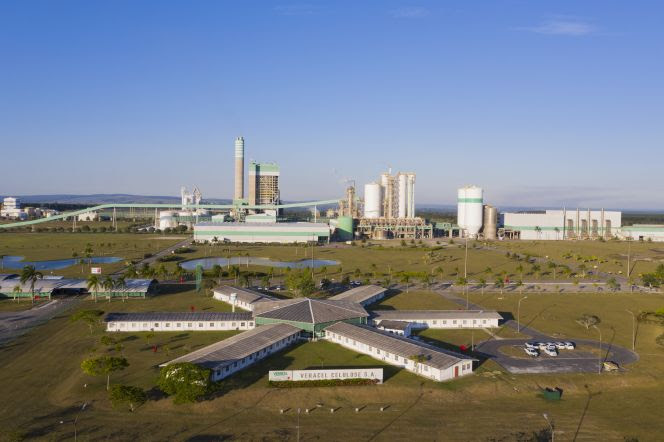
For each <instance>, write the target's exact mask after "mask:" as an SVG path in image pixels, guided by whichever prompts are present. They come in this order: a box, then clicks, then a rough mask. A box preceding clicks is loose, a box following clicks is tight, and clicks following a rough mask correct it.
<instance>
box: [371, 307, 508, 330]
mask: <svg viewBox="0 0 664 442" xmlns="http://www.w3.org/2000/svg"><path fill="white" fill-rule="evenodd" d="M371 313H372V315H373V323H374V324H377V325H378V324H380V323H381V322H382V321H402V322H410V323H411V324H412V328H414V329H422V328H494V327H498V325H499V323H500V321H501V320H502V319H503V317H502V316H501V315H500V314H499V313H498V312H495V311H484V310H374V311H372V312H371Z"/></svg>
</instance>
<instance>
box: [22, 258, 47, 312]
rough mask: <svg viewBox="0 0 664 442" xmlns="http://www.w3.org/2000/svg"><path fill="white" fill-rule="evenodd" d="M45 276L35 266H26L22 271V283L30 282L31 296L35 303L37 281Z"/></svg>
mask: <svg viewBox="0 0 664 442" xmlns="http://www.w3.org/2000/svg"><path fill="white" fill-rule="evenodd" d="M43 277H44V275H43V274H42V272H38V271H37V270H36V269H35V266H25V267H23V271H22V272H21V284H25V283H26V282H30V298H31V300H32V303H33V304H34V303H35V282H37V280H38V279H42V278H43Z"/></svg>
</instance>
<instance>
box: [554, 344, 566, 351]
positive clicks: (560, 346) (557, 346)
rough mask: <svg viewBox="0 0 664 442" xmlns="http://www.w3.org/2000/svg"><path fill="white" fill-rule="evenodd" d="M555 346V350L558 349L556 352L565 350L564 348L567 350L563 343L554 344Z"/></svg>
mask: <svg viewBox="0 0 664 442" xmlns="http://www.w3.org/2000/svg"><path fill="white" fill-rule="evenodd" d="M555 346H556V349H558V350H565V348H567V347H566V346H565V343H564V342H556V343H555Z"/></svg>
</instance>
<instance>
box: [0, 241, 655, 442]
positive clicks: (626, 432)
mask: <svg viewBox="0 0 664 442" xmlns="http://www.w3.org/2000/svg"><path fill="white" fill-rule="evenodd" d="M67 236H70V238H69V240H68V239H67V238H66V237H67ZM125 238H126V239H125ZM0 239H1V240H2V242H1V243H0V249H4V250H3V252H2V253H4V254H20V255H25V256H26V257H28V258H29V259H54V258H60V257H69V256H70V255H71V249H76V250H78V249H79V248H81V246H82V247H85V244H86V243H87V242H92V243H93V244H99V243H111V244H113V243H115V244H116V245H115V246H113V245H112V246H110V247H108V253H107V254H109V255H113V254H122V255H121V256H123V257H129V256H135V255H134V253H138V254H141V255H142V253H145V252H146V251H148V250H149V251H156V250H158V249H161V248H164V247H166V246H167V245H169V244H170V243H173V242H176V241H178V239H175V238H173V237H169V239H168V240H159V239H157V237H156V236H154V235H116V234H90V235H89V236H87V238H86V235H85V234H71V235H69V234H53V235H44V236H40V234H12V235H3V236H0ZM5 239H8V240H9V241H5ZM134 244H136V246H134ZM148 244H149V245H148ZM511 244H512V243H501V244H500V245H499V246H497V247H498V250H495V251H490V250H489V251H487V250H470V251H469V256H470V258H471V259H470V262H469V269H470V270H471V272H478V274H479V273H482V272H483V271H484V269H485V268H486V267H487V266H490V267H491V268H492V271H493V272H496V271H500V269H503V268H504V269H512V270H511V271H513V270H514V266H515V265H516V263H515V262H513V261H512V260H509V259H507V258H506V257H505V256H504V253H505V249H504V247H508V246H509V247H512V245H511ZM586 244H587V243H571V242H566V243H564V244H562V245H561V249H560V250H561V252H560V253H561V261H564V258H562V254H563V253H565V252H566V249H565V247H567V248H568V249H569V248H574V247H576V248H577V249H578V250H579V252H578V253H581V254H585V253H590V252H589V250H586V249H585V247H591V245H592V247H602V249H601V250H600V252H601V253H604V254H606V256H609V255H610V254H613V253H618V252H616V250H614V247H615V245H614V244H613V243H610V242H609V243H593V244H591V245H587V246H586ZM47 245H48V247H47ZM391 246H394V244H392V245H391ZM640 246H642V245H641V244H638V245H637V244H633V245H632V247H633V249H632V250H636V248H637V247H640ZM643 246H650V247H651V248H655V247H652V246H651V245H650V244H643ZM519 247H528V248H529V251H531V252H533V255H534V254H535V253H534V252H535V251H539V252H540V253H539V254H540V255H541V256H546V255H547V254H548V255H549V256H550V257H553V256H555V255H554V254H553V253H554V252H552V247H553V246H551V247H549V245H548V244H545V245H541V243H540V244H533V243H528V244H527V243H524V244H522V245H521V244H519ZM556 247H558V246H556ZM95 248H99V249H100V250H102V249H104V250H105V249H106V248H107V247H105V246H104V247H100V246H98V245H97V246H95ZM206 249H207V250H206ZM221 249H222V248H221V247H217V248H216V249H215V248H214V247H212V248H206V247H197V251H196V252H195V254H196V256H205V255H206V254H212V255H216V256H226V253H228V251H226V252H223V251H222V250H221ZM231 252H232V253H237V254H238V255H239V254H241V253H249V254H250V255H251V256H266V257H271V258H275V259H288V260H296V259H302V258H303V257H305V256H307V255H304V253H305V248H303V247H300V248H299V249H298V248H296V247H282V246H276V247H265V246H251V247H244V246H233V247H231ZM438 252H439V253H440V255H439V257H438V258H436V259H440V261H437V262H426V263H425V259H424V255H425V254H426V251H425V250H424V249H420V248H418V249H414V248H404V249H402V248H401V247H399V246H398V244H397V245H396V246H395V247H392V248H391V249H388V248H387V247H384V248H383V249H377V248H376V246H370V247H364V248H362V247H360V246H359V245H358V246H355V247H339V248H334V247H317V248H315V254H316V257H320V258H324V259H337V260H340V261H341V262H342V264H341V267H343V271H344V272H354V271H355V269H356V268H359V269H360V271H361V272H362V273H376V272H377V273H381V274H382V273H389V272H398V271H399V270H411V271H431V268H435V267H436V266H437V265H441V266H443V267H444V269H445V278H450V277H452V273H454V272H455V267H456V266H459V267H460V268H463V266H462V263H463V258H462V257H463V249H460V248H459V247H458V244H453V245H451V246H447V247H445V248H444V249H442V250H439V251H438ZM521 252H522V253H525V252H526V250H523V251H521ZM307 253H310V252H307ZM638 253H640V254H644V255H645V254H647V253H652V255H649V256H651V259H658V258H655V257H656V254H655V252H649V251H648V250H647V249H645V247H644V250H639V251H638ZM125 254H126V256H125ZM190 255H194V254H190ZM309 257H310V255H309ZM443 257H444V259H443ZM187 258H189V256H187ZM654 264H655V262H650V263H648V264H647V265H649V266H650V265H654ZM637 265H640V264H637ZM644 265H645V264H644ZM644 268H646V267H644ZM76 271H77V269H73V272H74V273H75V272H76ZM58 273H60V272H58ZM328 273H333V269H332V268H331V269H329V271H328ZM317 276H318V277H320V274H318V275H317ZM519 298H520V296H519V294H518V293H507V292H506V293H505V294H503V295H501V294H500V293H493V292H492V293H485V294H484V295H481V294H480V293H471V294H470V300H471V301H472V302H475V303H479V304H481V305H482V306H483V307H485V308H487V309H496V310H498V311H501V312H505V313H508V314H510V315H512V316H516V306H517V302H518V299H519ZM6 302H8V301H0V311H7V310H11V309H12V308H14V307H13V306H11V305H10V304H11V302H10V304H5V303H6ZM22 304H23V306H26V305H27V302H25V301H24V302H23V303H22ZM5 306H6V307H5ZM192 306H193V307H194V309H195V310H196V311H228V310H229V307H228V306H227V305H226V304H224V303H221V302H217V301H215V300H213V299H211V298H210V297H209V294H206V293H204V292H203V293H196V292H195V291H193V290H191V286H190V285H170V286H166V287H164V290H163V291H162V294H161V295H159V296H155V297H152V298H148V299H145V300H143V299H137V300H131V301H127V302H122V301H120V300H114V301H113V302H111V303H108V302H104V301H99V302H97V303H94V302H93V301H92V300H85V301H83V302H82V303H81V304H80V305H79V307H78V308H80V309H90V308H95V309H101V310H104V311H106V312H108V311H189V310H190V309H191V307H192ZM371 307H372V308H398V309H449V308H452V309H456V308H459V307H458V306H457V305H456V304H453V303H451V302H450V301H448V300H446V299H445V298H443V297H442V296H440V295H437V294H435V293H433V292H431V291H428V290H423V289H418V288H413V287H411V288H410V290H409V292H408V293H405V292H402V293H398V294H396V295H394V296H390V297H388V298H387V299H385V300H382V301H381V302H380V303H377V304H375V305H373V306H371ZM661 307H664V296H662V295H660V294H641V293H633V294H630V293H621V294H609V293H578V294H553V293H532V292H531V293H528V299H526V300H524V301H523V302H522V304H521V316H520V317H521V320H522V321H523V323H524V324H528V325H530V326H532V327H535V328H537V329H539V330H541V331H543V332H546V333H550V334H552V335H554V336H559V337H561V339H562V338H569V339H575V338H593V339H594V338H596V336H597V332H596V331H594V330H592V329H591V330H586V329H585V328H584V327H582V326H580V325H578V324H577V323H576V322H575V321H574V320H575V319H576V318H577V317H579V316H580V315H582V314H584V313H590V314H595V315H598V316H599V317H600V318H601V321H602V322H601V323H600V325H599V326H600V328H601V330H602V333H603V340H604V341H605V342H607V341H612V342H614V343H616V344H619V345H623V346H627V347H630V346H631V344H630V341H631V332H632V328H631V326H632V322H631V316H630V314H629V313H627V311H626V309H630V310H632V311H634V312H635V313H637V312H639V311H646V310H655V309H657V308H661ZM5 309H6V310H5ZM70 313H71V312H69V313H68V314H66V315H61V316H59V317H56V318H55V319H53V320H51V321H49V322H48V323H46V324H44V325H42V326H40V327H37V328H35V329H33V330H32V331H31V332H29V333H28V334H26V335H24V336H22V337H20V338H19V339H17V340H16V341H14V342H12V343H11V344H9V345H7V346H5V347H2V348H0V372H1V373H2V377H1V378H0V397H1V398H2V399H3V400H2V401H1V402H0V404H1V405H0V440H11V438H13V437H14V436H19V435H21V434H22V435H23V436H27V437H29V438H30V439H31V440H63V439H72V438H73V425H72V421H73V419H74V418H75V416H76V413H77V411H78V410H79V409H80V406H81V405H82V404H83V403H84V402H86V403H88V404H89V405H88V406H87V407H86V409H85V411H83V412H82V413H81V414H80V416H79V418H78V424H77V428H78V436H79V437H80V438H81V440H91V439H110V440H128V439H135V440H219V439H224V438H235V439H241V440H254V439H261V440H295V438H296V425H297V415H296V412H295V410H297V408H302V409H304V408H311V407H313V408H316V409H315V410H314V411H313V412H311V413H309V414H304V413H302V415H301V416H300V433H301V438H302V440H312V439H319V440H330V439H333V440H385V441H394V440H406V439H410V440H432V439H433V440H436V439H437V440H481V441H486V440H505V441H512V440H530V439H529V438H530V437H533V435H534V434H542V433H541V432H542V431H543V430H545V429H546V428H548V426H547V423H546V421H544V419H543V417H542V413H547V414H548V415H549V416H550V418H552V419H553V421H554V422H555V428H556V439H557V440H596V439H598V438H602V439H606V440H624V438H625V437H638V438H639V440H642V441H646V440H659V439H660V438H661V432H662V430H663V429H664V424H662V423H661V417H660V414H661V409H662V407H664V382H663V381H662V379H661V374H662V372H663V371H664V348H663V347H661V346H659V345H657V344H656V342H655V338H656V337H657V336H659V335H660V334H662V333H664V327H663V326H659V325H653V324H645V323H642V324H639V325H638V330H637V340H636V350H637V352H638V353H639V355H640V360H639V361H638V362H637V363H635V364H632V365H630V366H628V367H626V370H625V371H623V372H619V373H603V374H602V375H597V374H546V375H511V374H508V373H504V372H503V371H502V370H501V369H500V367H499V366H497V365H496V364H495V363H493V362H491V361H488V362H485V363H483V365H481V366H480V367H479V368H478V369H477V370H476V372H475V374H474V375H473V376H470V377H466V378H462V379H459V380H455V381H452V382H445V383H434V382H430V381H426V380H424V379H422V378H419V377H417V376H415V375H413V374H410V373H407V372H405V371H398V370H395V369H394V368H392V367H388V366H385V367H384V368H385V370H386V377H387V379H386V382H385V384H384V385H380V386H362V387H329V388H302V389H292V390H289V389H273V388H269V387H268V386H267V382H266V379H267V371H268V370H269V369H287V368H318V367H358V366H373V367H380V366H382V365H381V364H382V362H380V361H377V360H373V359H371V358H369V357H367V356H363V355H358V354H356V353H354V352H352V351H349V350H346V349H344V348H342V347H340V346H337V345H335V344H331V343H328V342H310V343H302V344H300V345H298V346H295V347H291V348H289V349H287V350H286V351H284V352H282V353H280V354H278V355H275V356H273V357H271V358H269V359H267V360H265V361H262V362H261V363H260V364H258V365H256V366H254V367H252V368H251V369H248V370H246V371H244V372H241V373H239V374H238V375H236V376H233V377H231V378H229V379H228V380H226V381H224V382H223V383H222V387H221V389H220V392H219V393H218V394H216V395H214V396H213V397H210V398H207V399H206V400H203V401H201V402H199V403H196V404H191V405H182V406H176V405H174V404H173V403H172V401H171V400H170V399H168V398H161V397H160V396H159V394H158V392H156V391H155V390H154V389H153V387H154V385H155V381H156V376H157V373H158V370H157V368H156V367H157V365H158V364H159V363H162V362H164V361H167V360H170V359H173V358H175V357H177V356H180V355H182V354H185V353H186V352H188V351H191V350H193V349H196V348H200V347H201V346H203V345H206V344H209V343H212V342H215V341H217V340H219V339H223V338H226V337H228V336H230V335H231V334H232V332H197V333H193V332H189V333H187V332H181V333H177V332H174V333H159V334H156V336H155V337H154V338H152V340H151V341H150V342H149V343H148V340H147V334H144V333H127V334H122V335H114V336H116V337H120V338H121V339H122V342H121V345H122V347H121V348H119V349H115V348H111V347H107V346H104V345H101V343H100V338H101V336H102V335H104V332H103V329H102V327H101V326H98V327H96V328H95V330H94V332H93V333H92V334H91V333H90V331H89V329H88V327H87V326H86V325H85V324H81V323H72V322H70V321H69V320H68V318H69V315H70ZM494 333H497V334H498V335H499V336H502V337H512V336H515V335H516V333H515V332H513V331H512V330H511V329H506V328H501V329H500V330H496V331H495V332H494ZM418 334H419V335H420V336H421V337H422V338H423V339H426V340H427V341H429V342H432V343H434V344H436V345H441V346H443V347H445V346H449V345H454V346H458V345H462V344H463V345H468V344H469V343H470V341H471V340H473V339H474V340H476V342H477V341H479V340H480V339H489V336H488V335H487V334H486V333H485V332H483V331H481V330H477V331H475V332H474V333H473V332H470V331H467V330H424V331H421V332H418ZM154 345H157V351H156V352H154V351H153V346H154ZM118 351H120V352H121V353H122V354H123V355H124V356H125V357H127V359H128V360H129V363H130V366H129V367H128V368H127V369H126V370H124V371H122V372H120V373H117V374H114V375H113V376H112V377H111V382H112V383H124V384H131V385H136V386H140V387H142V388H145V389H148V390H149V391H150V396H151V398H152V399H151V400H150V401H149V402H148V403H146V404H145V405H144V406H142V407H141V408H139V409H138V410H137V411H136V412H135V413H129V412H126V411H124V410H114V409H113V408H112V407H111V406H110V403H109V401H108V399H107V396H106V392H105V388H104V387H105V386H104V379H102V378H95V377H90V376H87V375H85V374H83V373H82V371H81V370H80V363H81V361H82V360H83V359H85V358H86V357H89V356H90V355H103V354H116V353H118ZM545 386H548V387H554V386H555V387H560V388H562V389H563V390H564V394H563V399H562V400H561V401H559V402H547V401H545V400H543V399H541V398H540V397H538V393H539V392H540V389H541V388H542V387H545ZM317 404H322V405H323V407H320V408H317V407H316V405H317ZM383 406H388V408H387V409H385V411H382V412H381V411H380V407H383ZM330 407H334V408H337V407H340V408H338V409H337V411H336V412H335V413H330V411H329V408H330ZM355 407H360V408H361V411H360V412H359V413H356V412H355V411H354V409H355ZM280 408H282V409H287V411H286V412H285V413H284V414H280V413H279V409H280ZM61 421H62V422H63V423H62V424H61V423H60V422H61ZM534 440H536V439H534Z"/></svg>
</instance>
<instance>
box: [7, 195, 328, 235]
mask: <svg viewBox="0 0 664 442" xmlns="http://www.w3.org/2000/svg"><path fill="white" fill-rule="evenodd" d="M338 202H339V200H338V199H336V200H323V201H307V202H303V203H289V204H268V205H235V204H188V205H182V204H180V203H172V204H100V205H98V206H92V207H88V208H85V209H80V210H72V211H71V212H65V213H61V214H59V215H53V216H49V217H48V218H39V219H34V220H30V221H19V222H15V223H8V224H0V229H11V228H14V227H23V226H31V225H34V224H41V223H46V222H49V221H57V220H59V219H65V218H69V217H71V216H78V215H81V214H83V213H88V212H97V211H99V210H104V209H114V208H115V209H131V208H139V209H191V210H196V209H213V210H229V209H260V210H275V209H291V208H296V207H313V206H324V205H326V204H337V203H338Z"/></svg>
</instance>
